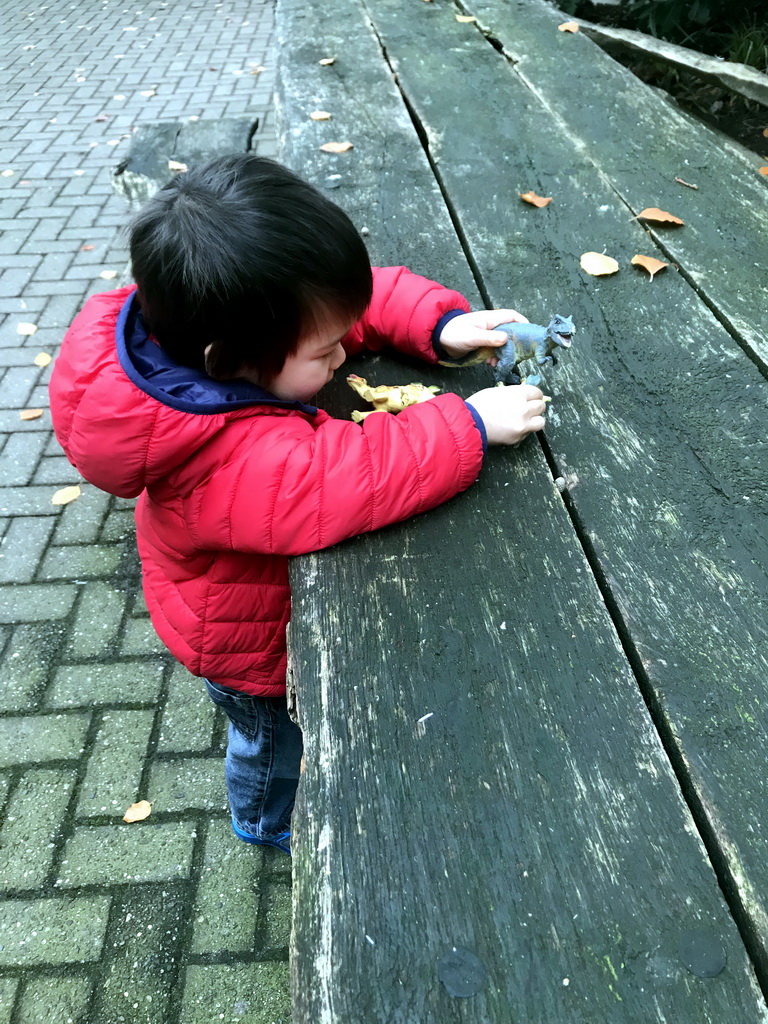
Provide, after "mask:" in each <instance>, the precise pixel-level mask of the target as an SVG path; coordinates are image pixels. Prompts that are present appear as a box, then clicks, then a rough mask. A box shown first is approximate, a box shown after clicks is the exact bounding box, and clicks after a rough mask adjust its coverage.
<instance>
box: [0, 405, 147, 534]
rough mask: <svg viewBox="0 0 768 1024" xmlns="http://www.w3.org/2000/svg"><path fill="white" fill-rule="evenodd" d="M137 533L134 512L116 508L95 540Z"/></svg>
mask: <svg viewBox="0 0 768 1024" xmlns="http://www.w3.org/2000/svg"><path fill="white" fill-rule="evenodd" d="M0 427H1V424H0ZM135 535H136V526H135V523H134V520H133V512H129V511H128V510H127V509H116V510H115V511H113V512H110V514H109V515H108V517H106V519H105V520H104V524H103V526H102V528H101V534H100V535H99V537H98V538H95V540H100V541H103V542H104V543H106V544H109V543H111V542H114V541H125V540H127V539H128V538H132V537H135ZM56 540H58V536H56Z"/></svg>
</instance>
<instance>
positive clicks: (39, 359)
mask: <svg viewBox="0 0 768 1024" xmlns="http://www.w3.org/2000/svg"><path fill="white" fill-rule="evenodd" d="M51 359H53V356H49V355H48V353H47V352H40V353H39V355H36V356H35V358H34V359H33V360H32V362H33V363H34V364H35V366H48V364H49V363H50V361H51Z"/></svg>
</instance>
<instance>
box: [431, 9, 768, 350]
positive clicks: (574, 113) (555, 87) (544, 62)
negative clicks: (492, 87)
mask: <svg viewBox="0 0 768 1024" xmlns="http://www.w3.org/2000/svg"><path fill="white" fill-rule="evenodd" d="M426 6H427V7H428V6H429V5H428V4H427V5H426ZM467 6H468V7H469V8H470V9H471V13H472V14H473V15H476V16H477V19H478V25H479V26H480V27H482V29H483V30H485V31H486V32H488V33H489V35H490V36H492V37H493V38H494V39H495V40H496V41H497V44H500V45H501V46H502V47H503V48H504V51H505V52H506V53H507V54H508V55H509V57H510V59H511V60H512V61H514V62H515V71H516V72H517V74H518V75H520V76H521V77H522V78H523V79H524V80H525V81H526V82H527V83H528V84H529V85H530V87H531V89H532V90H533V91H535V93H536V94H537V95H538V96H539V97H540V99H541V101H542V103H543V104H544V105H545V106H546V108H547V109H548V110H549V111H550V112H551V113H552V115H553V116H554V117H555V118H556V119H557V122H558V128H557V134H558V136H559V139H560V143H561V146H560V153H559V156H558V159H557V161H556V165H555V167H556V168H558V169H561V170H565V169H566V168H567V167H568V166H569V164H570V157H571V154H572V153H573V151H574V150H577V151H579V152H584V153H586V154H587V155H588V157H589V158H590V159H592V160H593V161H594V162H595V165H596V167H597V168H598V169H599V172H600V173H601V174H602V175H603V176H605V177H606V178H607V179H608V180H609V181H610V182H611V185H612V187H613V188H614V189H615V191H616V193H617V195H618V196H619V197H620V199H621V200H622V202H624V203H625V204H626V206H627V208H628V209H629V210H630V211H631V214H633V215H636V214H638V213H640V211H641V210H643V209H645V208H646V207H649V206H658V207H661V209H663V210H668V211H670V212H672V213H674V214H676V215H677V216H678V217H681V218H682V219H683V220H684V221H685V223H686V226H685V228H684V229H683V230H681V231H677V232H674V231H669V230H664V228H661V229H659V228H656V227H649V231H650V233H651V234H652V235H653V237H654V239H655V240H656V242H657V244H658V245H660V246H661V247H662V248H663V249H664V251H665V252H666V253H667V254H668V257H669V258H671V259H672V260H673V261H675V262H676V263H677V264H679V266H680V267H681V269H682V270H683V271H684V272H685V273H686V274H687V275H688V276H689V278H690V280H691V281H692V282H693V283H694V284H695V286H696V288H697V289H699V290H700V292H701V294H702V295H703V296H704V297H705V298H706V301H707V302H708V303H709V304H710V305H711V307H712V308H713V309H714V310H715V311H716V314H717V316H718V318H720V319H722V320H723V322H725V323H727V324H728V325H729V327H730V329H731V330H732V331H733V332H734V333H735V334H736V335H737V337H738V338H739V340H740V341H741V343H742V344H744V345H745V346H748V347H749V348H750V349H751V351H752V352H753V353H754V357H755V358H756V359H758V360H759V361H760V362H761V364H762V368H763V370H766V369H768V340H766V331H765V327H764V324H763V314H764V310H765V309H766V308H767V307H768V288H767V287H766V271H765V267H766V257H768V241H767V239H768V202H767V200H768V191H767V190H766V185H768V181H767V180H766V179H765V178H764V177H761V176H760V175H759V174H758V169H759V167H760V165H761V162H763V163H764V161H761V160H760V159H759V157H756V156H753V155H751V154H748V153H747V151H746V150H744V149H742V148H741V147H740V146H738V145H737V144H736V143H734V142H731V140H730V139H728V138H727V137H726V136H724V135H722V134H720V133H719V132H716V131H713V130H711V129H710V128H708V127H707V126H705V125H703V124H700V123H698V122H695V121H694V120H693V119H692V118H689V117H687V116H685V115H684V114H683V113H682V112H681V111H680V110H679V109H678V108H677V107H676V106H675V104H674V103H673V102H672V101H668V100H666V99H665V98H664V97H663V96H662V95H660V94H659V92H658V90H655V89H652V88H651V87H650V86H647V85H645V84H644V83H642V82H640V81H639V80H638V79H637V78H636V77H635V76H634V75H633V74H632V73H631V72H630V71H628V70H627V69H626V68H624V67H623V66H622V65H621V64H619V63H617V62H616V61H614V60H612V59H611V58H610V57H609V56H608V55H607V54H605V53H604V52H603V51H602V50H601V49H600V48H599V47H598V46H597V44H596V43H594V42H593V41H592V40H591V39H589V38H587V37H586V36H585V34H584V33H581V32H579V33H576V34H570V33H562V32H558V31H557V25H558V23H559V22H560V21H561V20H562V14H561V13H559V12H558V11H556V10H554V9H553V8H552V7H550V6H549V5H548V4H545V3H543V2H542V0H518V2H516V3H508V2H506V0H471V2H470V3H468V4H467ZM442 14H443V16H447V17H451V14H450V13H449V12H448V11H443V12H442ZM553 169H555V168H553ZM676 177H682V178H683V179H684V180H686V181H688V182H691V183H693V184H697V185H698V186H699V188H698V190H697V191H692V190H691V189H688V188H685V187H684V186H681V185H679V184H678V183H676V182H675V178H676Z"/></svg>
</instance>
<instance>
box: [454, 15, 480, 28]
mask: <svg viewBox="0 0 768 1024" xmlns="http://www.w3.org/2000/svg"><path fill="white" fill-rule="evenodd" d="M456 21H460V22H461V23H462V25H468V24H469V23H470V22H471V21H477V18H475V17H473V16H472V15H471V14H457V15H456Z"/></svg>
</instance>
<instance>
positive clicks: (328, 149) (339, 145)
mask: <svg viewBox="0 0 768 1024" xmlns="http://www.w3.org/2000/svg"><path fill="white" fill-rule="evenodd" d="M352 148H353V147H352V143H351V142H326V143H325V144H324V145H322V146H321V147H320V149H322V151H323V152H324V153H347V152H348V151H349V150H350V149H352Z"/></svg>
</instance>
